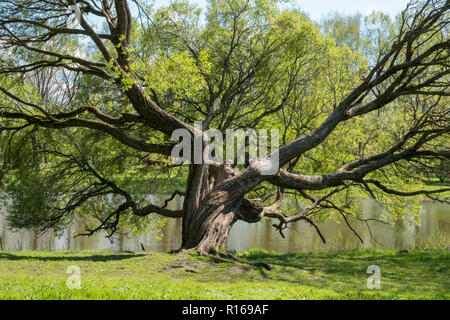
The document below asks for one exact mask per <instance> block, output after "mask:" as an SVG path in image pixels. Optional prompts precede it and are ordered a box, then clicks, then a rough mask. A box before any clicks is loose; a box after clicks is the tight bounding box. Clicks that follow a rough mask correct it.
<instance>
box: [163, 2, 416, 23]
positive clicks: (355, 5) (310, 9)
mask: <svg viewBox="0 0 450 320" xmlns="http://www.w3.org/2000/svg"><path fill="white" fill-rule="evenodd" d="M191 1H192V2H196V3H198V4H199V5H200V6H202V7H205V6H206V0H191ZM168 2H169V1H167V0H156V1H155V3H156V5H157V6H159V5H164V4H167V3H168ZM294 2H295V3H296V5H297V6H298V7H300V8H301V9H303V11H305V12H307V13H309V15H310V17H311V18H312V19H314V20H316V19H320V18H321V17H323V16H325V15H327V13H329V12H332V11H338V12H341V13H347V14H348V13H356V12H361V13H362V14H366V13H369V12H371V11H372V9H377V10H381V11H383V12H384V13H388V14H389V15H391V16H392V17H393V16H395V15H396V14H397V13H399V12H400V11H402V10H403V9H404V8H405V7H406V4H407V3H408V0H296V1H294Z"/></svg>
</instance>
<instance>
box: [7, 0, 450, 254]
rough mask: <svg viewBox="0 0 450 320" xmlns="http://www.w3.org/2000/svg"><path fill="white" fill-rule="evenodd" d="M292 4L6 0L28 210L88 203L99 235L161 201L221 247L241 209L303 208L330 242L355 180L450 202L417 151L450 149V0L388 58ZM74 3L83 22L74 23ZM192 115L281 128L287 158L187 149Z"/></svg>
mask: <svg viewBox="0 0 450 320" xmlns="http://www.w3.org/2000/svg"><path fill="white" fill-rule="evenodd" d="M277 4H278V2H277V1H267V0H264V1H262V0H229V1H215V0H211V1H209V2H208V7H207V10H206V12H205V15H204V16H202V14H201V10H200V9H198V8H197V7H196V6H194V5H192V4H190V3H189V2H186V1H177V2H174V3H172V4H171V5H170V6H169V7H165V8H161V9H159V10H157V11H154V10H153V9H152V7H151V4H150V3H145V2H139V1H133V2H131V1H130V2H129V1H126V0H114V1H109V0H102V1H94V0H92V1H87V0H83V1H79V0H68V1H65V0H59V1H54V2H53V3H51V4H50V3H48V2H47V1H40V0H17V1H3V2H2V3H1V4H0V45H1V52H2V58H1V65H0V74H1V83H2V84H1V86H0V91H1V93H2V95H1V96H0V130H1V136H0V139H1V147H2V160H3V162H2V165H3V168H2V181H3V185H4V188H5V189H6V190H7V191H9V192H10V194H12V197H13V205H12V208H11V210H10V213H9V218H8V219H9V221H10V223H11V224H12V226H14V227H19V228H24V227H40V228H41V229H43V230H45V229H48V228H55V227H57V226H60V225H62V224H64V223H66V222H68V221H70V220H71V219H73V218H74V216H78V217H82V218H83V219H84V220H85V221H86V222H87V223H88V228H87V230H88V231H87V234H88V235H89V234H93V233H95V232H97V231H99V230H106V231H108V233H109V235H112V234H114V233H115V232H116V231H118V230H120V229H127V228H132V229H136V228H138V229H147V228H148V227H149V225H151V226H157V225H158V223H156V224H155V220H153V219H151V218H150V217H153V216H154V215H155V214H156V215H159V216H162V217H168V218H182V220H183V231H182V249H193V248H195V249H196V250H197V251H198V252H199V253H200V254H203V255H209V254H211V253H216V252H219V250H220V249H221V248H224V247H225V245H226V239H227V235H228V232H229V230H230V228H231V226H232V225H233V223H234V222H236V221H237V220H243V221H246V222H249V223H255V222H258V221H260V220H261V219H263V218H271V219H275V220H276V221H277V223H276V224H275V225H274V226H275V228H276V229H277V230H278V231H279V232H280V234H281V235H283V229H285V228H286V226H287V225H288V224H290V223H294V222H297V221H300V220H303V221H304V222H306V223H309V224H311V225H312V226H313V227H315V228H316V230H317V231H318V232H319V234H320V236H321V237H322V239H323V240H324V241H325V239H324V237H323V235H322V234H321V232H320V230H319V228H318V227H317V224H316V223H317V221H320V220H321V219H327V218H333V217H335V216H336V217H339V218H340V219H342V220H344V221H345V222H346V223H347V225H348V226H349V228H351V229H352V230H354V228H353V227H352V225H351V223H350V222H349V219H348V218H349V217H350V216H355V215H356V212H357V205H358V202H357V199H355V197H354V195H355V194H356V195H360V194H361V193H364V194H367V195H369V196H370V197H372V198H374V199H375V200H377V201H378V202H380V203H382V204H384V205H385V208H386V209H387V212H388V213H389V217H390V218H393V219H398V218H401V217H403V216H404V215H405V212H406V208H405V206H404V205H399V203H400V202H399V201H400V200H401V199H402V198H404V197H416V199H417V201H419V200H420V197H421V196H424V195H426V196H428V197H430V198H432V199H436V200H440V201H447V200H446V199H445V192H446V191H449V189H448V188H438V189H435V188H433V189H430V188H429V187H426V186H424V184H423V183H422V182H423V180H424V174H423V171H421V170H418V169H417V170H416V169H415V168H430V169H432V168H442V165H443V163H444V166H445V165H447V164H448V159H449V145H448V132H449V128H450V126H449V122H448V120H449V118H448V117H449V111H448V110H449V108H448V96H449V92H448V73H449V68H448V67H449V44H450V43H449V39H448V25H449V18H448V17H449V15H448V13H449V9H450V2H449V1H447V0H424V1H412V2H411V3H410V4H409V5H408V7H407V8H406V9H405V11H403V13H402V14H401V16H400V17H399V18H398V21H397V22H396V23H395V26H394V30H395V32H394V30H393V32H392V38H390V39H388V40H386V41H384V40H383V45H378V49H379V52H377V53H378V55H377V56H376V57H372V56H370V57H364V56H362V55H361V54H360V53H358V52H357V51H356V50H358V49H359V48H358V47H359V45H358V46H357V47H354V48H349V47H348V46H346V45H338V46H336V43H335V41H334V40H333V39H331V38H330V37H328V36H323V35H321V33H320V32H319V29H318V27H316V26H315V25H314V24H313V23H312V22H310V21H309V20H308V19H307V17H306V16H305V15H304V14H302V13H301V12H298V11H296V10H284V11H280V10H279V9H278V6H277ZM74 5H77V6H78V8H79V10H80V12H81V19H80V25H79V26H78V27H72V26H71V24H69V25H70V27H69V26H68V24H67V21H68V20H70V19H71V18H73V16H72V15H73V14H72V13H70V12H68V11H67V9H68V7H69V6H74ZM384 36H387V35H386V34H384ZM338 40H339V39H338ZM344 43H345V42H342V44H344ZM351 43H353V42H351ZM340 44H341V43H340ZM379 44H381V42H380V43H379ZM351 49H354V51H352V50H351ZM48 74H50V75H51V76H46V75H48ZM39 79H41V80H39ZM42 79H46V80H42ZM194 121H202V129H203V130H206V129H208V128H217V129H219V130H221V131H222V132H225V131H226V130H227V129H239V128H240V129H248V128H256V129H262V128H278V129H280V131H281V133H282V137H281V145H282V146H281V147H280V149H279V150H278V151H276V152H277V153H278V155H279V166H280V170H279V171H278V172H277V173H276V174H273V175H263V174H262V168H263V167H264V164H266V163H267V162H270V161H272V159H273V158H274V155H269V156H267V157H266V158H263V159H258V160H257V161H255V162H250V163H247V164H246V165H245V166H236V165H229V164H220V163H208V164H207V163H203V164H189V163H185V164H184V165H174V164H173V163H172V162H170V159H168V157H169V156H170V154H171V150H172V148H173V145H174V142H173V141H171V140H170V137H171V135H172V132H173V131H174V130H176V129H185V130H187V131H188V132H189V133H190V134H191V135H192V137H193V138H196V137H199V138H200V139H202V134H203V133H202V132H201V131H199V130H198V129H195V128H194V127H193V122H194ZM206 145H207V143H206V142H204V143H203V147H206ZM155 183H157V186H158V188H160V189H163V188H164V189H167V190H170V192H171V193H172V197H170V199H169V201H170V200H172V199H173V198H174V197H175V196H176V195H182V196H184V204H183V208H182V209H180V210H169V209H167V207H166V206H167V203H168V201H166V202H165V205H164V206H157V205H155V204H154V203H152V201H151V200H152V199H151V198H150V197H149V194H151V193H152V191H154V190H155ZM411 187H413V188H415V189H414V190H412V191H411V190H410V189H411ZM287 195H289V197H293V198H295V199H297V198H301V199H302V202H295V203H294V204H292V202H290V203H289V204H287V201H286V202H284V201H283V200H284V199H286V198H287ZM105 199H109V201H105ZM283 203H284V204H283ZM302 204H303V205H302ZM356 218H359V217H358V216H357V215H356ZM359 219H361V218H359ZM365 222H366V223H367V224H369V221H367V220H365ZM355 235H356V236H358V237H359V235H358V234H357V233H356V232H355Z"/></svg>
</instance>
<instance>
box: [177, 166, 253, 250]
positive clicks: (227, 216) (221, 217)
mask: <svg viewBox="0 0 450 320" xmlns="http://www.w3.org/2000/svg"><path fill="white" fill-rule="evenodd" d="M238 173H239V171H238V170H237V169H235V168H233V167H231V166H228V165H220V166H216V167H212V166H206V165H196V166H194V167H193V168H192V171H191V174H190V178H189V184H190V185H189V186H188V189H189V190H190V193H189V194H188V195H187V197H186V199H185V203H184V210H185V216H184V218H183V236H182V247H181V249H194V248H195V249H196V250H197V251H198V252H199V253H200V254H209V253H216V252H218V251H219V250H220V249H224V248H226V242H227V237H228V234H229V232H230V229H231V227H232V226H233V224H234V223H235V222H236V221H237V220H238V219H239V218H240V216H241V215H242V204H243V203H245V204H248V201H247V200H245V199H244V193H243V192H242V188H240V187H237V186H236V184H234V183H227V182H228V181H230V179H231V178H233V177H234V176H235V175H237V174H238ZM227 180H228V181H227ZM222 182H224V183H222Z"/></svg>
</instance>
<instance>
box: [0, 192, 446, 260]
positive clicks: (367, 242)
mask: <svg viewBox="0 0 450 320" xmlns="http://www.w3.org/2000/svg"><path fill="white" fill-rule="evenodd" d="M161 198H164V196H161ZM181 206H182V199H180V198H178V197H177V198H176V199H175V200H174V201H172V202H171V203H170V204H169V206H168V207H169V208H172V209H176V208H180V207H181ZM2 210H3V214H1V213H2ZM361 210H362V214H363V216H364V217H365V218H377V217H379V216H380V209H379V207H378V205H377V204H376V203H374V202H371V201H369V200H362V202H361ZM273 223H274V222H273V221H271V220H267V221H262V222H259V223H256V224H248V223H245V222H237V223H235V225H234V226H233V228H232V229H231V231H230V236H229V238H228V248H229V249H235V250H247V249H251V248H262V249H265V250H269V251H277V252H280V253H287V252H311V251H324V250H350V249H358V248H380V249H395V248H398V249H411V248H429V247H430V246H434V247H436V246H438V247H439V248H446V249H447V250H448V249H449V247H450V205H444V204H439V203H433V202H426V203H424V206H423V212H421V214H420V225H419V226H410V225H407V224H404V223H397V224H396V226H394V227H392V226H389V225H384V224H381V223H376V222H370V225H371V231H372V235H373V238H374V239H375V240H373V239H372V238H371V236H370V233H369V231H368V230H367V228H365V227H364V226H363V223H362V222H357V223H356V229H357V230H358V231H359V234H360V235H361V236H362V238H363V240H364V243H361V242H360V241H359V240H358V239H357V238H356V236H355V235H354V234H353V233H352V232H351V231H350V230H349V228H348V227H347V226H346V225H345V224H344V223H336V222H333V221H327V222H323V223H320V224H319V228H320V230H321V231H322V233H323V235H324V236H325V239H326V240H327V243H326V244H323V243H322V241H321V240H320V238H319V236H318V235H317V233H316V231H315V230H314V229H313V228H311V227H310V226H309V225H308V224H306V223H304V222H301V221H300V222H297V223H296V224H293V225H291V226H290V227H289V229H286V230H285V231H284V234H285V238H284V239H283V238H282V237H281V236H280V234H279V233H278V232H277V231H276V230H275V229H274V228H273V227H272V224H273ZM81 228H82V226H81V225H80V224H78V223H73V224H72V225H71V226H69V227H67V228H66V230H65V232H64V234H63V236H61V237H59V238H57V237H55V236H54V235H53V234H52V233H51V232H47V233H45V234H41V235H37V234H36V233H34V232H33V231H20V232H12V231H10V230H9V229H8V227H7V224H6V220H5V217H4V208H0V237H1V241H0V246H1V247H0V250H9V251H15V250H55V249H73V250H76V249H111V250H131V251H134V250H141V243H142V244H143V245H144V247H145V249H146V250H147V251H163V252H164V251H169V250H172V249H178V248H179V246H180V244H181V220H180V219H176V220H173V219H170V220H169V222H168V223H167V224H166V225H165V226H164V227H163V229H162V236H163V237H162V239H161V240H158V239H156V238H155V236H153V235H143V236H139V237H131V238H127V237H119V236H118V237H116V238H115V239H114V241H113V243H111V242H110V241H109V240H108V239H106V238H105V234H104V233H103V234H102V233H100V234H97V235H94V236H92V237H78V238H73V233H72V230H74V229H75V230H80V229H81Z"/></svg>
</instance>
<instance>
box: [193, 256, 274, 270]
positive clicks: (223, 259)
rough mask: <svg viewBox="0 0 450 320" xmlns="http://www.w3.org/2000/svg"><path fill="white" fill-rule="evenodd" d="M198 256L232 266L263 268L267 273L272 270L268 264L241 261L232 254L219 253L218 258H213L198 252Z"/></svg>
mask: <svg viewBox="0 0 450 320" xmlns="http://www.w3.org/2000/svg"><path fill="white" fill-rule="evenodd" d="M199 254H200V255H201V256H203V257H208V258H210V259H211V260H213V261H214V262H222V263H234V264H238V263H242V264H248V265H251V266H255V267H258V268H264V269H266V270H268V271H270V270H272V269H273V268H272V267H271V266H270V265H269V264H267V263H265V262H262V261H248V260H244V259H241V258H239V257H236V256H235V255H233V254H231V253H229V252H227V253H222V252H219V256H220V257H218V256H215V255H213V254H210V253H206V252H199Z"/></svg>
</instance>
